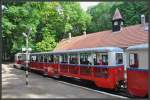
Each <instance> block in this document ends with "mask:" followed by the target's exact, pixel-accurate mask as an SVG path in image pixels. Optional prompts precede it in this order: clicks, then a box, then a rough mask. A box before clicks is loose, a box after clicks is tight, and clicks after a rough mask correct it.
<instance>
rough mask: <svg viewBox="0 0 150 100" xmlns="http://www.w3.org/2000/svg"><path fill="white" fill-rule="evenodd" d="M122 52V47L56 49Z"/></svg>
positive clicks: (69, 51)
mask: <svg viewBox="0 0 150 100" xmlns="http://www.w3.org/2000/svg"><path fill="white" fill-rule="evenodd" d="M112 51H113V52H123V49H121V48H118V47H96V48H83V49H72V50H65V51H58V52H63V53H67V52H68V53H73V52H112Z"/></svg>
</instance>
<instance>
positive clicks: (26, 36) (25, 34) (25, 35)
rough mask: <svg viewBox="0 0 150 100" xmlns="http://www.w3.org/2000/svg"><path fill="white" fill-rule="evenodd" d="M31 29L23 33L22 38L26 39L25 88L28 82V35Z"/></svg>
mask: <svg viewBox="0 0 150 100" xmlns="http://www.w3.org/2000/svg"><path fill="white" fill-rule="evenodd" d="M31 30H32V29H31V28H30V29H29V32H28V33H23V35H24V37H25V38H26V86H28V84H29V80H28V75H29V72H28V69H29V66H28V64H29V35H30V33H31Z"/></svg>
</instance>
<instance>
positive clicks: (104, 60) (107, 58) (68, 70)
mask: <svg viewBox="0 0 150 100" xmlns="http://www.w3.org/2000/svg"><path fill="white" fill-rule="evenodd" d="M59 65H60V66H59V70H58V71H59V74H60V75H62V76H69V77H73V78H79V79H84V80H90V81H94V82H95V84H96V85H97V86H98V87H102V88H109V89H115V88H117V87H118V86H119V85H120V83H121V82H124V66H123V50H122V49H121V48H117V47H103V48H84V49H74V50H66V51H64V52H62V53H61V54H60V64H59Z"/></svg>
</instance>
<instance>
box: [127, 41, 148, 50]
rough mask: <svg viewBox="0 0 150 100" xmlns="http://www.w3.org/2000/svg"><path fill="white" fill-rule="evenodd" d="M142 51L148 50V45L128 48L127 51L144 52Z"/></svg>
mask: <svg viewBox="0 0 150 100" xmlns="http://www.w3.org/2000/svg"><path fill="white" fill-rule="evenodd" d="M142 49H148V43H145V44H138V45H134V46H129V47H128V48H127V51H133V50H142Z"/></svg>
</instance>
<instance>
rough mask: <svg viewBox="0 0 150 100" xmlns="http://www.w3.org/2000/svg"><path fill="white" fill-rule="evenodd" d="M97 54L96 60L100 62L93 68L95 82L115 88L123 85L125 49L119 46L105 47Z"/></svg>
mask: <svg viewBox="0 0 150 100" xmlns="http://www.w3.org/2000/svg"><path fill="white" fill-rule="evenodd" d="M96 56H97V57H96V60H97V62H98V61H99V62H98V63H97V64H96V66H94V70H93V75H94V76H93V80H94V82H95V84H96V85H97V86H98V87H101V88H108V89H113V90H115V89H117V88H118V87H120V86H121V85H123V84H122V83H124V65H123V50H122V49H121V48H117V47H109V48H104V49H103V50H100V51H98V52H97V55H96ZM101 62H102V63H101Z"/></svg>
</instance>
